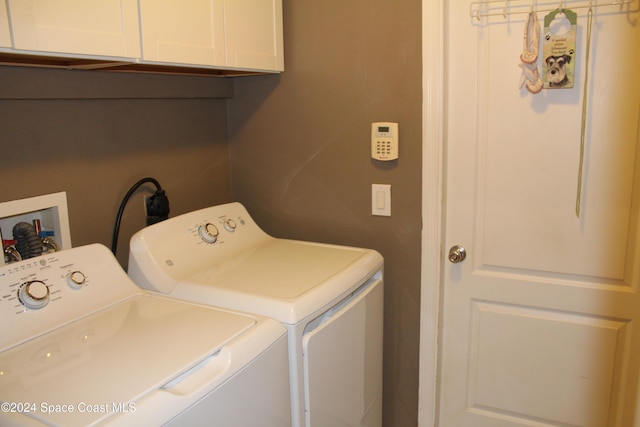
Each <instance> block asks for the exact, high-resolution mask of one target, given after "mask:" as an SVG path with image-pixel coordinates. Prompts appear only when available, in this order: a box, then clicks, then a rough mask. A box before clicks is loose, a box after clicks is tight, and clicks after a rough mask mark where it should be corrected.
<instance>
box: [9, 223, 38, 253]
mask: <svg viewBox="0 0 640 427" xmlns="http://www.w3.org/2000/svg"><path fill="white" fill-rule="evenodd" d="M13 238H14V239H15V240H16V249H17V250H18V252H20V256H21V257H22V259H27V258H33V257H36V256H39V255H42V240H40V237H39V236H38V233H36V229H35V228H34V227H33V225H31V224H29V223H28V222H19V223H17V224H16V225H15V226H14V227H13Z"/></svg>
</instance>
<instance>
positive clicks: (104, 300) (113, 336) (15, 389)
mask: <svg viewBox="0 0 640 427" xmlns="http://www.w3.org/2000/svg"><path fill="white" fill-rule="evenodd" d="M0 291H1V292H0V295H1V299H0V322H1V324H2V325H3V326H2V334H1V335H0V402H1V403H0V425H2V426H3V427H8V426H45V425H46V426H64V427H69V426H71V427H73V426H83V427H84V426H94V425H101V426H102V425H105V426H160V425H167V426H211V425H216V426H234V427H235V426H245V427H255V426H258V425H259V426H265V425H268V426H271V427H281V426H287V425H290V400H289V399H290V397H289V380H288V365H287V363H286V358H287V340H286V329H285V328H284V327H283V326H282V325H281V324H280V323H279V322H277V321H275V320H273V319H268V318H264V317H261V316H256V315H246V314H240V313H234V312H232V311H230V310H220V309H214V308H212V307H207V306H202V305H197V304H193V303H187V302H184V301H176V300H172V299H169V298H165V297H161V296H158V295H152V294H150V293H149V292H146V291H144V290H141V289H140V288H138V287H137V286H135V285H134V283H133V282H132V281H131V279H129V277H128V276H127V275H126V273H125V272H124V270H123V269H122V267H120V265H119V264H118V262H117V261H116V259H115V258H114V257H113V255H112V254H111V252H110V251H109V250H108V249H107V248H106V247H104V246H102V245H97V244H96V245H88V246H82V247H78V248H75V249H69V250H65V251H61V252H56V253H53V254H47V255H43V256H40V257H36V258H31V259H28V260H25V261H21V262H18V263H15V264H9V265H6V266H3V267H0Z"/></svg>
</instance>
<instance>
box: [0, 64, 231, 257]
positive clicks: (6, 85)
mask: <svg viewBox="0 0 640 427" xmlns="http://www.w3.org/2000/svg"><path fill="white" fill-rule="evenodd" d="M232 94H233V88H232V87H231V86H230V81H228V80H223V79H216V78H214V79H212V78H201V77H174V76H158V75H154V76H152V75H134V74H126V75H125V74H110V73H104V72H93V71H92V72H87V71H67V70H49V69H36V68H20V67H0V150H1V151H0V202H2V201H8V200H15V199H22V198H26V197H32V196H37V195H42V194H49V193H55V192H58V191H66V192H67V202H68V207H69V220H70V227H71V240H72V244H73V245H74V246H79V245H83V244H87V243H93V242H100V243H103V244H105V245H107V246H109V247H110V246H111V237H112V232H113V226H114V223H115V217H116V214H117V211H118V207H119V206H120V202H121V201H122V199H123V197H124V196H125V194H126V193H127V191H128V190H129V188H130V187H131V186H132V185H133V184H134V183H136V182H137V181H138V180H139V179H141V178H144V177H146V176H152V177H154V178H156V179H157V180H158V181H159V182H160V184H161V185H162V186H163V188H165V189H166V191H167V195H168V196H169V200H170V207H171V214H172V215H175V214H179V213H184V212H188V211H190V210H194V209H197V208H202V207H205V206H209V205H212V204H217V203H223V202H227V201H229V200H231V187H230V181H229V150H228V143H227V124H226V122H227V121H226V97H228V96H231V95H232ZM196 97H198V98H196ZM153 189H154V187H153V186H152V185H151V184H149V185H146V186H145V187H143V188H141V189H140V191H138V192H137V193H136V194H134V196H133V197H132V198H131V200H130V201H129V203H128V205H127V209H126V210H125V215H124V218H123V221H122V227H121V231H120V238H119V244H118V256H119V259H120V260H121V262H122V263H125V262H126V260H127V256H128V245H129V238H130V236H131V234H132V233H133V232H135V231H136V230H138V229H140V228H142V227H143V226H144V224H145V216H144V208H143V202H142V196H143V195H144V194H150V192H149V191H148V190H153ZM2 232H3V235H4V237H5V238H10V237H11V230H2Z"/></svg>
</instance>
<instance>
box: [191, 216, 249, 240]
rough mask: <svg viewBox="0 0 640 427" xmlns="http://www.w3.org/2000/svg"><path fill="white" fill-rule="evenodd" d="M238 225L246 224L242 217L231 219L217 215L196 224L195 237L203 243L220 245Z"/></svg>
mask: <svg viewBox="0 0 640 427" xmlns="http://www.w3.org/2000/svg"><path fill="white" fill-rule="evenodd" d="M238 224H240V226H244V225H246V224H247V222H246V221H245V220H244V219H243V218H242V216H237V217H235V218H234V217H232V216H231V215H227V214H219V215H218V216H217V217H213V219H206V220H203V221H201V222H200V223H198V224H197V225H196V226H195V227H189V229H193V228H195V229H196V230H197V235H198V237H199V238H200V240H202V241H203V242H204V243H209V244H213V243H222V242H223V239H224V238H225V237H229V236H230V235H231V234H232V233H235V231H236V230H237V229H238Z"/></svg>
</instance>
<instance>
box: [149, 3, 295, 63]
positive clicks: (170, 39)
mask: <svg viewBox="0 0 640 427" xmlns="http://www.w3.org/2000/svg"><path fill="white" fill-rule="evenodd" d="M140 17H141V23H142V50H143V53H142V60H143V62H162V63H168V64H184V65H205V66H212V67H220V68H222V67H224V68H238V69H245V70H263V71H282V70H283V69H284V60H283V54H282V45H283V43H282V0H230V1H229V0H191V1H190V2H189V5H188V7H186V5H185V3H184V2H183V1H181V0H140Z"/></svg>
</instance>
